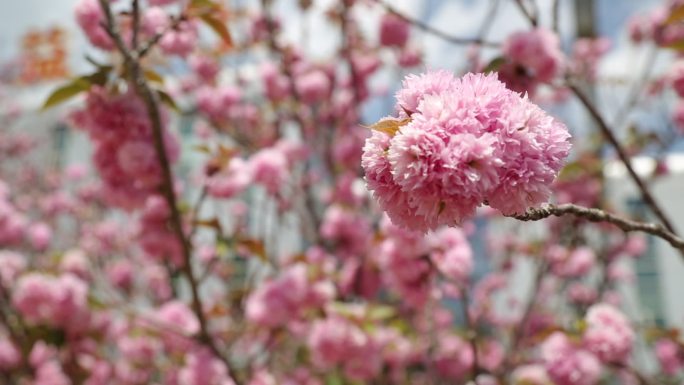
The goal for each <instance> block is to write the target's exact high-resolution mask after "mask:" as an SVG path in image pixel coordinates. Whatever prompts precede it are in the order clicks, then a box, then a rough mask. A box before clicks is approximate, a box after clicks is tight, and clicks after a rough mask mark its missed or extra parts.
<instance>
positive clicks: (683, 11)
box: [665, 5, 684, 25]
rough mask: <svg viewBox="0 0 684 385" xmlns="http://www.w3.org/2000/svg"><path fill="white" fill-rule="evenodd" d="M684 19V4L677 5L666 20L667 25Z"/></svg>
mask: <svg viewBox="0 0 684 385" xmlns="http://www.w3.org/2000/svg"><path fill="white" fill-rule="evenodd" d="M682 20H684V5H680V6H677V7H675V8H674V9H673V10H672V11H671V12H670V16H668V18H667V20H665V25H669V24H674V23H676V22H678V21H682Z"/></svg>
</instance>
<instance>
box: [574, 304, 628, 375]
mask: <svg viewBox="0 0 684 385" xmlns="http://www.w3.org/2000/svg"><path fill="white" fill-rule="evenodd" d="M586 322H587V329H586V330H585V332H584V345H585V346H586V348H587V349H588V350H589V351H591V352H592V353H594V354H595V355H596V356H597V357H598V358H599V359H600V360H601V361H602V362H604V363H611V364H616V363H617V364H619V363H624V362H625V361H626V360H627V359H628V358H629V355H630V353H631V352H632V345H633V344H634V339H635V335H634V331H633V330H632V327H631V326H630V323H629V320H628V319H627V317H625V315H624V314H622V313H621V312H620V311H619V310H618V309H616V308H615V307H613V306H611V305H608V304H604V303H599V304H595V305H593V306H591V307H590V308H589V310H588V311H587V316H586Z"/></svg>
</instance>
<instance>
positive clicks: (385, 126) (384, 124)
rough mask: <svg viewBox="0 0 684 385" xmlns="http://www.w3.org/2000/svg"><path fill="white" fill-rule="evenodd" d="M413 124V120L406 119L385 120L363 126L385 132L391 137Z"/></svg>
mask: <svg viewBox="0 0 684 385" xmlns="http://www.w3.org/2000/svg"><path fill="white" fill-rule="evenodd" d="M410 122H411V118H406V119H401V120H399V119H385V120H381V121H379V122H377V123H375V124H373V125H370V126H363V127H366V128H369V129H371V130H375V131H380V132H384V133H385V134H387V135H389V136H394V135H395V134H396V133H397V131H399V129H400V128H401V127H403V126H405V125H407V124H409V123H410Z"/></svg>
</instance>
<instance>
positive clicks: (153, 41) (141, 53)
mask: <svg viewBox="0 0 684 385" xmlns="http://www.w3.org/2000/svg"><path fill="white" fill-rule="evenodd" d="M184 20H185V15H183V14H181V15H179V16H178V17H175V18H172V20H171V23H169V25H167V26H166V28H164V29H163V30H161V31H159V32H157V33H156V34H155V35H154V36H152V38H150V40H148V41H147V42H146V43H145V44H144V45H142V46H141V47H140V48H139V49H138V51H137V52H136V56H137V57H138V58H143V57H145V56H146V55H147V54H148V53H149V52H150V51H151V50H152V48H154V46H155V45H157V43H159V41H160V40H161V39H162V37H164V35H166V34H167V33H169V32H170V31H173V30H175V29H177V28H178V27H179V26H180V24H181V23H182V22H183V21H184Z"/></svg>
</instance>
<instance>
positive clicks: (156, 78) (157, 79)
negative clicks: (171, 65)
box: [145, 70, 164, 84]
mask: <svg viewBox="0 0 684 385" xmlns="http://www.w3.org/2000/svg"><path fill="white" fill-rule="evenodd" d="M145 78H146V79H147V80H149V81H151V82H153V83H159V84H164V78H163V77H162V76H161V75H160V74H159V73H157V72H155V71H152V70H145Z"/></svg>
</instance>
